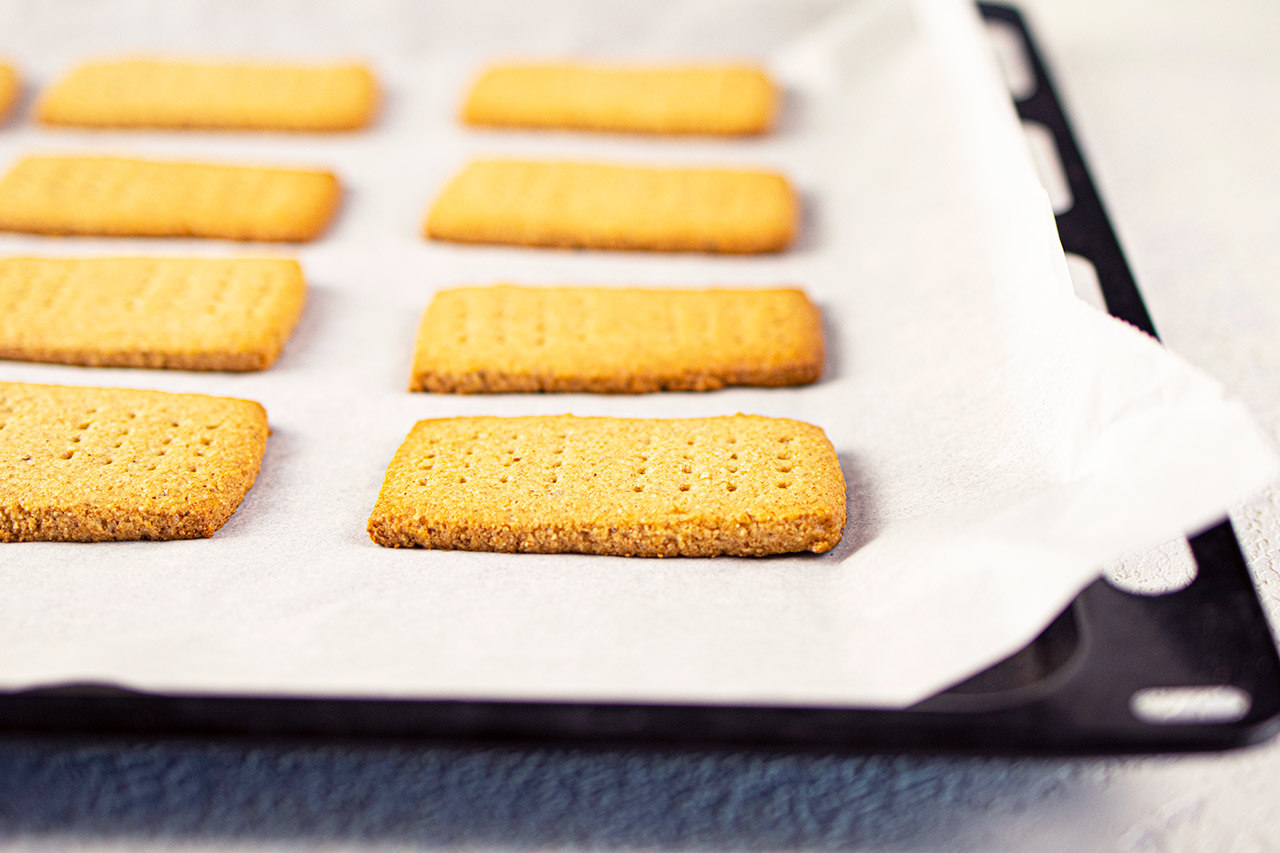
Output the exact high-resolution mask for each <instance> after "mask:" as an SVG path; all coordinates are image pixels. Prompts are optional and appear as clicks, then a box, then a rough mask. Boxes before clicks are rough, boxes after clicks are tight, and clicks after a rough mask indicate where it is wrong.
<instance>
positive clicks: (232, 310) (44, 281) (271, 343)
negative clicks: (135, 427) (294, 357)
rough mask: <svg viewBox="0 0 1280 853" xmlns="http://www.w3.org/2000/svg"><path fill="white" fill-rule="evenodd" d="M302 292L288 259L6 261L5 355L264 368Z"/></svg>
mask: <svg viewBox="0 0 1280 853" xmlns="http://www.w3.org/2000/svg"><path fill="white" fill-rule="evenodd" d="M305 298H306V284H305V282H304V281H303V277H302V269H301V268H300V267H299V266H298V264H297V262H296V261H291V260H277V259H264V258H227V259H222V258H0V358H9V359H17V360H22V361H45V362H58V363H64V364H83V365H89V366H95V367H172V368H181V369H185V370H261V369H263V368H265V367H268V366H270V365H271V364H272V363H273V362H274V361H275V360H276V358H277V357H278V356H279V355H280V351H281V349H283V347H284V342H285V340H286V339H287V338H288V337H289V333H290V332H291V331H292V330H293V327H294V324H295V323H296V322H297V320H298V315H299V313H300V312H301V311H302V304H303V301H304V299H305Z"/></svg>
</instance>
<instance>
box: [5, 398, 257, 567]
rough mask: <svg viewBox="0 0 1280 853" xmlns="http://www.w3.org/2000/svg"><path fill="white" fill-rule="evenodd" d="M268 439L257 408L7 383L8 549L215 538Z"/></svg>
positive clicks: (243, 403)
mask: <svg viewBox="0 0 1280 853" xmlns="http://www.w3.org/2000/svg"><path fill="white" fill-rule="evenodd" d="M268 431H269V430H268V427H267V418H266V413H265V411H263V409H262V406H260V405H259V404H258V403H255V402H252V401H249V400H238V399H232V398H226V397H208V396H205V395H200V394H171V393H166V392H161V391H142V390H134V389H122V388H84V387H72V386H62V385H33V384H27V383H18V382H0V542H103V541H113V540H137V539H192V538H199V537H208V536H212V535H213V534H214V533H215V532H216V531H217V530H218V529H219V528H221V527H222V526H223V525H224V524H225V523H226V522H227V520H228V519H230V517H231V515H232V514H233V513H234V512H235V511H236V509H237V507H239V505H240V503H241V501H242V500H243V499H244V496H245V495H246V494H247V493H248V491H249V489H250V487H251V486H252V485H253V483H254V480H255V479H256V478H257V475H258V470H259V467H260V466H261V463H262V456H263V452H264V450H265V448H266V441H267V434H268Z"/></svg>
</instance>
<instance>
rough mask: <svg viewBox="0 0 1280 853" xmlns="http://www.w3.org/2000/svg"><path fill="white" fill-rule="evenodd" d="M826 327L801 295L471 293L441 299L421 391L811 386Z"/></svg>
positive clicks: (588, 290)
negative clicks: (823, 329) (809, 384)
mask: <svg viewBox="0 0 1280 853" xmlns="http://www.w3.org/2000/svg"><path fill="white" fill-rule="evenodd" d="M823 352H824V350H823V336H822V317H821V315H820V313H819V312H818V309H817V307H816V306H815V305H814V304H813V303H812V302H810V301H809V298H808V297H807V296H806V295H805V294H804V291H802V290H798V289H794V288H778V289H755V290H741V289H730V288H716V289H708V290H692V289H686V290H673V289H642V288H605V287H516V286H512V285H496V286H493V287H468V288H460V289H455V290H444V291H441V292H439V293H437V294H436V295H435V298H434V299H432V301H431V304H430V306H429V307H428V308H427V310H426V313H425V314H424V315H423V317H422V323H421V325H420V326H419V329H418V339H417V344H416V347H415V349H414V356H413V376H412V379H411V380H410V383H409V390H410V391H436V392H458V393H464V394H466V393H476V392H529V391H588V392H597V393H629V394H635V393H644V392H650V391H709V390H713V389H716V388H723V387H724V386H726V385H759V386H781V385H803V384H806V383H810V382H816V381H817V380H818V378H819V376H821V374H822V365H823V360H824V354H823Z"/></svg>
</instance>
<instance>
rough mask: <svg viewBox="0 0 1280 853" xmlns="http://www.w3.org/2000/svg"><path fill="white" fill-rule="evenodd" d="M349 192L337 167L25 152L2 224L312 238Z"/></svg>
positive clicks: (5, 185)
mask: <svg viewBox="0 0 1280 853" xmlns="http://www.w3.org/2000/svg"><path fill="white" fill-rule="evenodd" d="M340 196H341V189H340V188H339V185H338V179H337V178H336V177H335V176H334V175H333V174H331V173H329V172H317V171H302V170H298V169H274V168H259V167H252V166H231V165H220V164H209V163H183V162H173V161H162V160H133V159H127V158H124V157H90V156H85V157H75V156H71V157H46V156H37V157H24V158H23V159H21V160H19V161H18V163H17V164H16V165H14V167H13V168H12V169H10V170H9V172H8V174H6V175H5V176H4V178H2V179H0V230H4V231H26V232H33V233H37V234H97V235H108V236H110V235H119V236H139V237H148V236H150V237H222V238H226V239H230V240H269V241H286V242H293V241H306V240H312V239H314V238H316V237H317V236H319V235H320V233H321V232H322V231H323V230H324V228H325V226H327V225H328V223H329V220H330V219H331V218H332V217H333V215H334V213H335V211H336V210H337V208H338V202H339V200H340Z"/></svg>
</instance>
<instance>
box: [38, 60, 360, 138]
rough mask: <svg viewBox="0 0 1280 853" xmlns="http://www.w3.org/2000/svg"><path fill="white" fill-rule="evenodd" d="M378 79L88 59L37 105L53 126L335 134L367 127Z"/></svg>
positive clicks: (319, 71) (238, 65) (350, 73)
mask: <svg viewBox="0 0 1280 853" xmlns="http://www.w3.org/2000/svg"><path fill="white" fill-rule="evenodd" d="M377 104H378V84H377V81H376V80H375V78H374V76H373V73H372V72H371V71H370V70H369V69H368V68H367V67H365V66H363V65H355V64H334V65H310V66H308V65H284V64H269V63H260V62H259V63H253V62H202V61H191V60H181V59H154V58H139V59H116V60H107V61H99V62H86V63H83V64H81V65H79V66H77V67H76V68H74V69H73V70H72V71H71V73H70V74H68V75H67V76H66V77H65V78H63V79H62V80H60V81H59V82H58V83H56V84H55V85H54V86H53V87H51V88H50V89H49V90H48V91H47V92H46V93H45V94H44V96H43V97H42V98H41V99H40V102H39V104H38V105H37V107H36V117H37V118H38V119H39V120H40V121H41V122H42V123H44V124H48V125H71V126H76V127H117V128H168V129H176V128H210V129H243V130H297V131H332V130H351V129H355V128H360V127H365V126H366V125H368V124H369V122H370V121H371V120H372V118H373V114H374V111H375V110H376V108H377Z"/></svg>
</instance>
